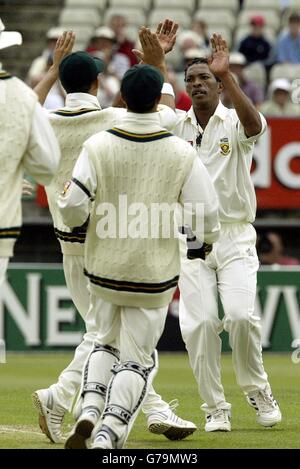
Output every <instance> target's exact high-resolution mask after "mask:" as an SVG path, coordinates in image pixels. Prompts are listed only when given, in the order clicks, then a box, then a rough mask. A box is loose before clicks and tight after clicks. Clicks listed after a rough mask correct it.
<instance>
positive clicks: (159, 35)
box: [112, 19, 178, 109]
mask: <svg viewBox="0 0 300 469" xmlns="http://www.w3.org/2000/svg"><path fill="white" fill-rule="evenodd" d="M177 31H178V24H177V23H174V21H172V20H168V19H166V20H164V22H162V23H159V24H158V26H157V28H156V32H155V33H151V32H150V30H149V29H147V28H145V27H142V28H141V29H140V32H139V36H140V41H141V44H142V41H143V44H142V47H143V51H140V50H138V49H133V52H134V53H135V55H136V56H137V58H138V60H139V61H140V63H147V64H149V65H153V66H154V67H157V68H158V69H159V70H160V71H161V72H162V74H163V76H164V80H165V82H166V83H168V82H169V78H168V74H167V69H166V64H165V58H164V55H165V54H167V53H168V52H171V50H172V49H173V47H174V45H175V42H176V34H177ZM154 36H156V39H157V40H158V41H157V40H155V37H154ZM145 51H146V54H145ZM160 104H165V105H166V106H169V107H171V108H172V109H175V103H174V99H173V98H172V96H170V95H168V94H163V95H162V99H161V101H160ZM112 106H113V107H123V108H125V107H126V104H125V103H124V101H123V100H122V97H121V93H118V94H117V95H116V97H115V99H114V102H113V104H112Z"/></svg>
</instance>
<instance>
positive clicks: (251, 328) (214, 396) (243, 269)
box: [179, 223, 268, 411]
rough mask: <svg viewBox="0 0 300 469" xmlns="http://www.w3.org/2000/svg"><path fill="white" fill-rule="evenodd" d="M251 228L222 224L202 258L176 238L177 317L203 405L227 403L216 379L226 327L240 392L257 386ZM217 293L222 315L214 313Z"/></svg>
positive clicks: (262, 381) (260, 375)
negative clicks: (178, 260)
mask: <svg viewBox="0 0 300 469" xmlns="http://www.w3.org/2000/svg"><path fill="white" fill-rule="evenodd" d="M255 243H256V232H255V229H254V228H253V226H252V225H251V224H249V223H243V224H224V225H222V228H221V233H220V238H219V240H218V241H217V242H216V243H215V244H214V246H213V251H212V252H211V253H210V254H209V256H208V257H207V258H206V260H205V261H202V260H200V259H196V260H188V259H187V257H186V243H185V241H184V242H183V241H182V239H181V240H180V251H181V276H180V280H179V289H180V303H179V320H180V327H181V332H182V336H183V339H184V342H185V344H186V348H187V350H188V354H189V359H190V363H191V366H192V369H193V372H194V375H195V378H196V380H197V383H198V386H199V393H200V396H201V397H202V399H203V400H204V402H205V404H204V405H203V408H204V409H206V410H208V411H214V410H216V409H229V408H230V404H229V403H227V402H226V400H225V395H224V389H223V386H222V384H221V346H222V344H221V339H220V337H219V334H220V333H221V331H222V330H223V328H224V329H225V330H226V331H227V332H228V333H229V342H230V347H231V348H232V358H233V366H234V370H235V374H236V379H237V382H238V384H239V385H240V387H241V388H242V390H243V391H244V393H248V392H250V391H254V390H257V389H263V388H264V387H265V386H266V384H267V382H268V381H267V379H268V377H267V374H266V373H265V371H264V367H263V362H262V348H261V330H260V318H259V317H258V316H256V315H255V313H254V302H255V294H256V274H257V270H258V267H259V262H258V258H257V253H256V248H255ZM218 296H219V297H220V300H221V303H222V306H223V310H224V318H223V320H222V321H221V320H220V319H219V315H218Z"/></svg>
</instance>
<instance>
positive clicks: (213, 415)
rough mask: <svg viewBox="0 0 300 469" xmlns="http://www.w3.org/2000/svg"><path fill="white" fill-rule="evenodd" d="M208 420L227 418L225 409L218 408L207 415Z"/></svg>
mask: <svg viewBox="0 0 300 469" xmlns="http://www.w3.org/2000/svg"><path fill="white" fill-rule="evenodd" d="M206 418H207V420H208V421H211V420H215V421H217V422H219V421H224V420H226V415H225V411H224V409H218V410H216V411H215V412H213V413H211V414H207V416H206Z"/></svg>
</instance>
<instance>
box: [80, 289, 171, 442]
mask: <svg viewBox="0 0 300 469" xmlns="http://www.w3.org/2000/svg"><path fill="white" fill-rule="evenodd" d="M91 310H92V311H93V313H94V316H95V319H96V324H97V328H98V336H97V342H98V344H99V345H101V346H105V347H107V346H109V347H112V348H114V349H119V351H120V362H119V366H118V367H117V368H115V372H114V373H115V374H114V375H112V376H111V377H110V369H111V366H110V361H109V360H105V357H104V356H103V355H105V354H103V353H101V352H100V353H98V354H97V355H98V356H97V358H96V357H95V358H94V360H93V362H92V359H91V358H90V362H89V364H88V372H87V373H86V372H85V373H86V375H87V376H88V377H89V379H88V381H89V380H90V381H91V382H92V383H95V382H96V383H99V384H101V385H105V386H108V390H107V395H106V403H105V407H104V401H103V400H102V402H101V399H100V400H98V402H99V410H100V414H101V413H102V411H103V409H104V413H103V417H102V418H103V421H102V422H101V424H103V425H107V426H109V427H110V428H111V429H112V430H113V431H114V432H115V434H116V435H118V436H119V437H120V435H123V438H125V439H124V442H123V445H124V443H125V440H126V438H127V437H128V433H129V431H130V428H131V427H132V425H133V422H134V420H135V418H136V416H137V415H138V412H139V409H140V407H141V405H142V403H143V401H144V399H145V396H146V395H147V392H148V388H149V386H150V385H151V382H152V379H153V376H154V375H155V374H156V366H157V364H156V362H155V360H154V358H153V354H154V351H155V348H156V345H157V343H158V341H159V339H160V337H161V335H162V333H163V330H164V327H165V321H166V317H167V312H168V306H165V307H163V308H155V309H146V308H134V307H128V306H118V305H115V304H112V303H109V302H106V301H104V300H102V299H101V298H99V297H98V296H96V295H91ZM106 355H107V354H106ZM137 366H138V367H140V368H139V369H140V373H138V372H136V369H137ZM101 367H106V368H107V370H106V371H105V370H104V369H101ZM146 370H147V371H146ZM150 370H151V371H150ZM103 376H105V378H106V382H104V381H103V379H101V377H102V378H103ZM142 376H143V377H142ZM88 394H92V396H91V397H89V396H88ZM88 394H86V395H85V396H87V399H93V400H95V398H96V399H97V396H95V393H94V392H92V393H88ZM95 402H96V401H95ZM89 403H92V401H91V400H90V401H89V402H88V404H89ZM85 404H86V397H84V405H83V407H85ZM116 407H117V408H118V411H117V412H116V409H115V408H116ZM120 410H122V412H123V411H124V412H125V413H129V417H128V419H126V420H127V422H125V421H123V422H120V420H119V418H118V415H119V412H120Z"/></svg>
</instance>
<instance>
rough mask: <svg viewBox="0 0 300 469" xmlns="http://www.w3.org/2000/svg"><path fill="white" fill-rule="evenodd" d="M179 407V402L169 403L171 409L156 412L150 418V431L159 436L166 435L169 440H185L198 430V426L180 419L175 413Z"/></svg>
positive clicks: (174, 400) (175, 400) (148, 422)
mask: <svg viewBox="0 0 300 469" xmlns="http://www.w3.org/2000/svg"><path fill="white" fill-rule="evenodd" d="M177 406H178V400H177V399H173V401H171V402H169V408H168V409H167V410H164V411H161V412H155V413H153V414H150V415H149V416H148V421H147V424H148V430H149V431H150V432H151V433H156V434H157V435H164V436H165V437H166V438H168V439H169V440H183V439H184V438H186V437H187V436H189V435H191V434H192V433H194V432H195V431H196V430H197V427H196V425H195V424H194V423H193V422H189V421H188V420H183V419H181V418H180V417H178V416H177V415H176V414H175V413H174V412H173V411H174V410H175V409H176V407H177Z"/></svg>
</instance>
